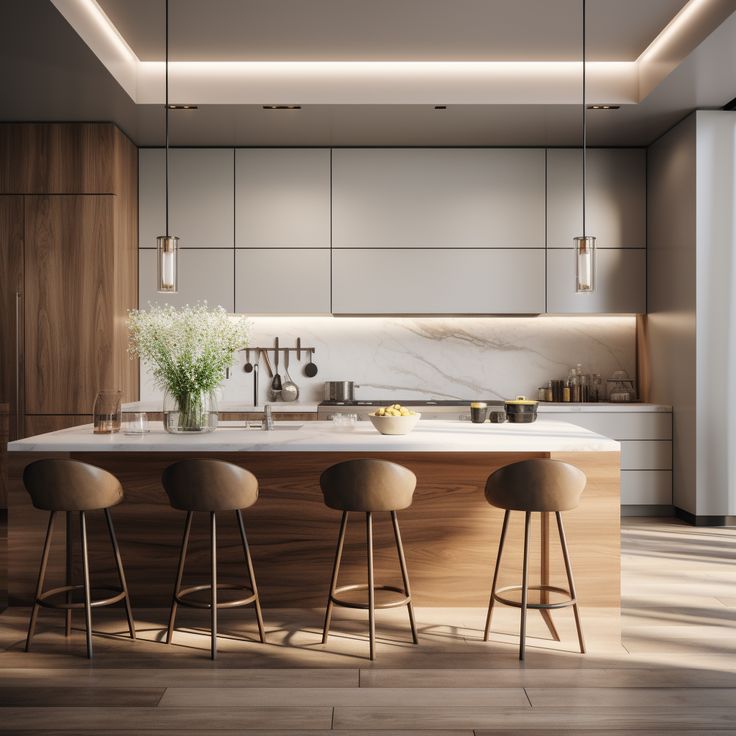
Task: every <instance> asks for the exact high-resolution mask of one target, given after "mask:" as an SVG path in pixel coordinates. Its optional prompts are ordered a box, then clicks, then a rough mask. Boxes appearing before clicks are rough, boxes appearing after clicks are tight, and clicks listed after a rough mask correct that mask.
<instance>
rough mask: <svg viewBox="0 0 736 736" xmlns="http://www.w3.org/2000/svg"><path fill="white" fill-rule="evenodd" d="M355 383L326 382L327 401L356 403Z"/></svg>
mask: <svg viewBox="0 0 736 736" xmlns="http://www.w3.org/2000/svg"><path fill="white" fill-rule="evenodd" d="M356 388H360V386H357V385H356V384H355V383H353V381H325V401H355V389H356Z"/></svg>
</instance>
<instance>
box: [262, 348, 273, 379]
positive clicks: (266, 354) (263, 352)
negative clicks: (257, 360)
mask: <svg viewBox="0 0 736 736" xmlns="http://www.w3.org/2000/svg"><path fill="white" fill-rule="evenodd" d="M259 353H260V354H261V355H262V356H263V359H264V360H265V361H266V369H267V370H268V375H269V377H270V378H273V366H272V365H271V358H269V357H268V353H267V352H266V351H265V350H260V351H259Z"/></svg>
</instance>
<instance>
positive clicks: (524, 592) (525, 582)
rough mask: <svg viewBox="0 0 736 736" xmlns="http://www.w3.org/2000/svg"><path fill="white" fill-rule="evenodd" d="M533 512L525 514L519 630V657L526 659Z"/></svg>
mask: <svg viewBox="0 0 736 736" xmlns="http://www.w3.org/2000/svg"><path fill="white" fill-rule="evenodd" d="M531 518H532V515H531V512H530V511H527V512H526V513H525V514H524V563H523V565H524V567H523V568H522V576H521V630H520V632H519V639H520V641H519V659H524V649H525V647H526V604H527V598H528V596H529V525H530V522H531Z"/></svg>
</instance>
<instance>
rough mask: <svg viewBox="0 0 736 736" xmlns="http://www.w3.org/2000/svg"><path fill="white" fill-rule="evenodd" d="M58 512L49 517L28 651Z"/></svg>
mask: <svg viewBox="0 0 736 736" xmlns="http://www.w3.org/2000/svg"><path fill="white" fill-rule="evenodd" d="M55 516H56V511H52V512H51V514H50V516H49V525H48V527H47V529H46V539H45V540H44V543H43V552H42V553H41V567H40V568H39V570H38V580H37V582H36V597H35V598H34V599H33V609H32V610H31V620H30V621H29V622H28V635H27V636H26V651H28V650H29V649H30V648H31V639H32V638H33V634H34V632H35V630H36V621H37V619H38V611H39V608H40V606H39V604H38V599H39V598H40V597H41V593H43V583H44V580H45V579H46V566H47V565H48V562H49V552H50V551H51V535H52V533H53V531H54V518H55Z"/></svg>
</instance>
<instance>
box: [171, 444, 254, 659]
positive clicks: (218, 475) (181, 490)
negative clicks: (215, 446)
mask: <svg viewBox="0 0 736 736" xmlns="http://www.w3.org/2000/svg"><path fill="white" fill-rule="evenodd" d="M161 482H162V483H163V486H164V490H165V491H166V494H167V495H168V497H169V501H170V503H171V506H172V507H173V508H175V509H180V510H182V511H186V512H187V517H186V520H185V522H184V537H183V539H182V542H181V549H180V551H179V567H178V569H177V573H176V582H175V583H174V593H173V595H172V598H171V610H170V612H169V625H168V628H167V634H166V643H167V644H171V643H172V642H173V640H174V625H175V623H176V612H177V609H178V607H179V606H180V605H181V606H188V607H190V608H199V609H207V610H209V612H210V657H211V658H212V659H215V658H216V656H217V611H218V610H219V609H221V608H238V607H240V606H248V605H250V604H251V603H252V604H253V605H254V607H255V610H256V621H257V623H258V634H259V636H260V639H261V642H265V641H266V634H265V631H264V628H263V613H262V611H261V602H260V598H259V597H258V588H257V586H256V575H255V571H254V569H253V560H252V559H251V556H250V548H249V547H248V539H247V537H246V535H245V524H244V522H243V514H242V511H241V510H242V509H245V508H248V507H250V506H252V505H253V504H254V503H255V502H256V501H257V499H258V479H257V478H256V477H255V475H253V473H251V472H250V471H248V470H245V469H244V468H241V467H239V466H238V465H233V464H232V463H227V462H224V461H223V460H211V459H208V458H189V459H187V460H180V461H179V462H176V463H174V464H173V465H169V467H168V468H166V470H164V472H163V475H162V476H161ZM198 511H204V512H207V513H209V515H210V582H209V583H206V584H203V585H191V586H189V587H186V588H183V587H182V579H183V576H184V564H185V562H186V556H187V548H188V546H189V536H190V534H191V531H192V518H193V516H194V514H195V512H198ZM224 511H230V512H234V514H235V519H236V522H237V525H238V530H239V532H240V541H241V543H242V545H243V552H244V556H245V563H246V567H247V570H248V578H249V583H250V584H249V585H236V584H233V583H219V582H218V581H217V522H216V516H217V513H218V512H224ZM222 590H229V591H238V592H239V593H241V595H240V597H239V598H230V599H228V600H222V601H221V600H219V592H220V591H222ZM202 592H206V593H207V594H208V595H207V598H208V599H209V600H201V599H198V598H197V593H202ZM243 592H246V593H247V595H245V596H243V595H242V593H243ZM200 598H201V597H200Z"/></svg>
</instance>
